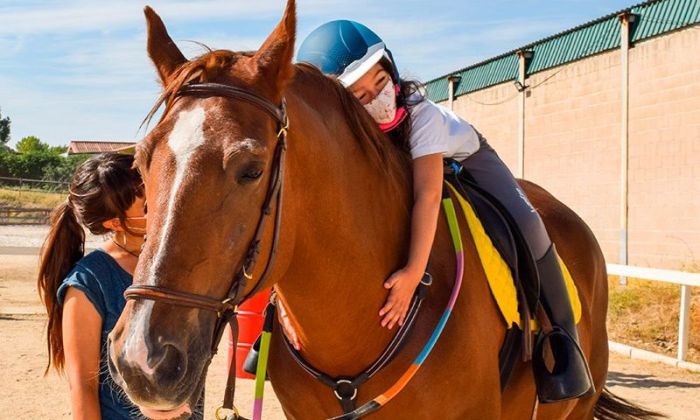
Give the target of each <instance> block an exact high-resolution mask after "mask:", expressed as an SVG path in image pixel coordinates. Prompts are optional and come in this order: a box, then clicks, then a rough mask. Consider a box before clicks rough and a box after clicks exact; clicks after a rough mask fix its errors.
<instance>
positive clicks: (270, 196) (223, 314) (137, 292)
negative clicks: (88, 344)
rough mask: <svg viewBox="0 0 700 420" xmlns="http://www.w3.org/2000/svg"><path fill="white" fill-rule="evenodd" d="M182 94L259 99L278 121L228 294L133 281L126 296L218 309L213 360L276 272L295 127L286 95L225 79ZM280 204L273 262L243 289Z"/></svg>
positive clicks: (229, 393) (227, 398)
mask: <svg viewBox="0 0 700 420" xmlns="http://www.w3.org/2000/svg"><path fill="white" fill-rule="evenodd" d="M177 96H178V97H181V96H193V97H197V98H208V97H212V96H220V97H226V98H231V99H235V100H242V101H246V102H248V103H250V104H252V105H255V106H256V107H258V108H259V109H261V110H263V111H265V112H267V113H268V114H269V115H271V116H272V117H273V118H274V119H275V121H276V122H277V126H278V132H277V143H276V146H275V151H274V156H273V160H272V175H271V177H270V183H269V185H268V190H267V196H266V197H265V201H264V203H263V206H262V210H261V215H260V220H259V222H258V226H257V228H256V230H255V236H254V237H253V240H252V241H251V243H250V245H248V250H247V252H246V256H245V260H244V263H243V265H242V266H241V268H240V270H239V271H238V273H237V274H236V275H235V276H234V278H233V280H232V283H231V286H230V287H229V291H228V293H227V294H226V296H225V297H224V298H223V299H217V298H213V297H209V296H204V295H198V294H193V293H187V292H183V291H178V290H173V289H168V288H165V287H159V286H147V285H133V286H130V287H129V288H128V289H127V290H126V292H124V297H125V298H126V299H127V300H143V299H146V300H152V301H155V302H161V303H167V304H170V305H175V306H181V307H185V308H195V309H200V310H204V311H210V312H214V313H216V316H217V320H216V325H215V326H214V335H213V337H212V343H211V349H210V352H211V353H210V357H209V361H208V363H209V362H211V359H212V358H213V357H214V355H215V354H216V350H217V347H218V345H219V341H221V336H222V335H223V332H224V327H225V326H226V324H229V325H231V330H232V331H233V333H234V342H235V341H237V337H236V335H237V333H238V322H237V319H236V308H237V307H238V305H239V304H240V303H241V302H243V301H245V300H246V299H248V298H249V297H251V296H252V295H254V294H255V293H257V292H258V291H259V290H260V288H261V287H262V285H263V284H265V280H267V277H268V276H269V274H270V270H271V267H272V265H273V263H274V260H275V256H276V254H277V244H278V242H279V233H280V221H281V215H282V191H283V188H282V187H283V183H284V162H285V159H284V156H285V151H286V148H287V144H286V139H287V130H288V128H289V120H288V117H287V106H286V102H285V100H284V98H283V99H282V102H281V105H280V106H276V105H274V104H272V102H270V101H269V100H268V99H265V98H264V97H262V96H260V95H258V94H257V93H254V92H252V91H250V90H247V89H242V88H238V87H235V86H229V85H224V84H220V83H196V84H187V85H184V86H183V87H181V88H180V90H179V91H178V92H177ZM273 203H274V204H275V222H274V223H275V224H274V232H273V237H272V246H271V249H270V253H269V257H268V259H267V265H266V266H265V270H264V271H263V274H262V275H261V276H260V278H259V279H258V280H257V282H256V283H255V286H254V287H253V288H252V290H251V291H250V292H248V293H247V294H245V295H243V293H244V292H245V289H246V286H247V284H248V282H249V281H252V280H253V274H252V273H253V269H254V267H255V262H256V260H257V256H258V254H259V253H260V244H261V241H262V235H263V232H264V230H265V225H266V223H267V220H268V219H270V215H271V214H272V206H273ZM234 365H235V363H231V366H230V368H229V376H228V380H227V382H226V391H225V395H224V403H223V405H222V408H225V409H229V410H233V409H234V408H233V393H234V389H235V366H234Z"/></svg>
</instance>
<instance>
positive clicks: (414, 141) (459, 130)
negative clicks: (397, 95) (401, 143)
mask: <svg viewBox="0 0 700 420" xmlns="http://www.w3.org/2000/svg"><path fill="white" fill-rule="evenodd" d="M409 101H410V99H409ZM410 112H411V136H410V138H409V143H410V146H411V157H412V158H413V159H418V158H419V157H421V156H426V155H431V154H434V153H442V154H443V156H444V157H447V158H452V159H455V160H458V161H462V160H464V159H466V158H467V157H469V156H470V155H472V154H474V153H475V152H476V151H477V150H479V136H478V135H477V134H476V131H475V130H474V128H473V127H472V126H471V124H469V123H468V122H466V121H464V120H463V119H462V118H460V117H459V116H458V115H457V114H455V113H454V112H452V111H451V110H449V109H447V108H445V107H442V106H440V105H438V104H436V103H434V102H433V101H430V100H428V99H425V100H424V101H422V102H420V103H418V104H417V105H414V106H413V108H411V110H410Z"/></svg>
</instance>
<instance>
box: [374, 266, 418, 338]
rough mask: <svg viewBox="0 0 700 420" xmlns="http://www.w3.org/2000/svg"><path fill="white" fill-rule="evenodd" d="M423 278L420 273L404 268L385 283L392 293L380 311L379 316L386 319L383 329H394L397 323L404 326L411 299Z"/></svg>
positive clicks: (383, 322) (383, 320)
mask: <svg viewBox="0 0 700 420" xmlns="http://www.w3.org/2000/svg"><path fill="white" fill-rule="evenodd" d="M422 277H423V273H422V272H420V271H413V270H408V269H406V268H402V269H401V270H399V271H397V272H395V273H394V274H392V275H391V276H390V277H389V278H388V279H387V280H386V282H384V287H385V288H387V289H391V291H390V292H389V297H388V298H387V300H386V303H385V304H384V307H383V308H382V309H381V310H380V311H379V316H380V317H384V318H383V319H382V321H381V323H382V327H388V328H389V329H392V328H394V325H396V324H397V323H398V324H399V326H401V325H403V322H404V320H405V318H406V312H408V307H409V306H410V305H411V298H413V293H414V292H415V291H416V287H418V283H420V280H421V278H422Z"/></svg>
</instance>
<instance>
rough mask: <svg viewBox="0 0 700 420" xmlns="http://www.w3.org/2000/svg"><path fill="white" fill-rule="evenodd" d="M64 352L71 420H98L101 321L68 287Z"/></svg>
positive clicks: (79, 294)
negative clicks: (71, 413) (71, 412)
mask: <svg viewBox="0 0 700 420" xmlns="http://www.w3.org/2000/svg"><path fill="white" fill-rule="evenodd" d="M61 322H62V328H63V351H64V355H65V372H66V375H67V377H68V384H69V386H70V399H71V406H72V411H73V418H74V419H99V418H101V413H100V401H99V393H98V390H99V376H98V373H99V369H100V333H101V331H102V317H101V316H100V314H99V313H98V312H97V310H96V309H95V307H94V306H93V304H92V303H91V302H90V300H88V298H87V296H85V293H83V292H82V291H81V290H79V289H76V288H74V287H69V288H68V291H67V292H66V298H65V300H64V302H63V318H62V320H61Z"/></svg>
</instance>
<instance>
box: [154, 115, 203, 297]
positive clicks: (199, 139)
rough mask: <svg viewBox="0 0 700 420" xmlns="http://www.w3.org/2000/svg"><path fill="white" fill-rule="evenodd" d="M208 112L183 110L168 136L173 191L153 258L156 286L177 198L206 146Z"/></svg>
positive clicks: (168, 201)
mask: <svg viewBox="0 0 700 420" xmlns="http://www.w3.org/2000/svg"><path fill="white" fill-rule="evenodd" d="M205 116H206V113H205V111H204V108H203V107H201V106H196V107H194V108H192V109H190V110H183V111H181V112H180V113H179V114H178V115H177V120H176V121H175V125H174V126H173V129H172V131H171V132H170V134H169V135H168V143H167V144H168V148H169V149H170V151H171V152H172V155H173V158H174V160H175V175H174V176H173V177H172V180H173V181H172V184H171V185H170V192H169V193H168V200H167V208H166V210H165V217H164V219H163V228H162V230H161V240H160V241H159V243H158V249H157V251H156V253H155V255H154V258H153V264H151V267H150V272H149V276H148V280H147V281H149V282H151V283H153V284H155V283H154V282H155V279H156V278H157V273H158V272H159V271H160V270H161V268H162V267H161V266H162V264H163V263H164V258H163V256H164V253H165V249H166V247H167V246H168V243H169V236H170V235H171V233H172V225H173V219H174V213H175V210H176V205H177V201H176V200H177V198H178V197H177V196H178V193H179V191H180V189H181V187H182V184H183V182H184V180H185V177H186V176H187V173H188V170H189V165H190V163H191V161H192V156H193V155H194V153H195V151H197V149H198V148H199V147H200V146H202V145H203V144H204V140H205V139H204V120H205Z"/></svg>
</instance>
